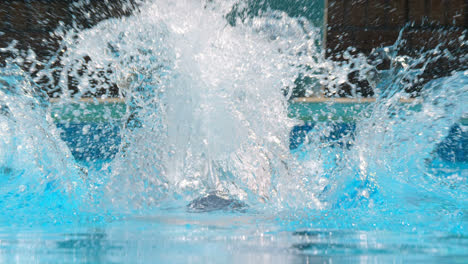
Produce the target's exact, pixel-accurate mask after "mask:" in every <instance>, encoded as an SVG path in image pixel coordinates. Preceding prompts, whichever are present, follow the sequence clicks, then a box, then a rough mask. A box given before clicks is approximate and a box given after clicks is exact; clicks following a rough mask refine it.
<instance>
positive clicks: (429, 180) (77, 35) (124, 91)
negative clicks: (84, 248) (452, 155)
mask: <svg viewBox="0 0 468 264" xmlns="http://www.w3.org/2000/svg"><path fill="white" fill-rule="evenodd" d="M234 4H239V3H235V2H230V1H226V2H216V1H208V2H206V3H200V2H199V1H191V0H185V1H175V2H174V1H148V2H146V3H143V5H142V6H141V7H140V10H141V11H139V12H136V13H135V14H134V15H133V16H131V17H127V18H119V19H110V20H107V21H104V22H102V23H100V24H98V25H97V26H95V27H93V28H91V29H87V30H78V31H69V32H67V34H66V35H64V41H63V44H62V46H63V47H66V49H65V52H64V53H63V54H62V55H61V56H60V57H57V58H56V59H58V60H60V62H61V64H62V66H63V67H61V68H60V69H59V70H58V73H59V74H60V78H61V79H60V81H59V84H58V86H59V88H60V89H61V90H63V91H64V92H63V94H62V98H61V100H62V101H64V102H69V101H70V100H72V99H73V97H79V96H82V95H86V94H89V93H95V92H96V91H97V90H102V89H104V90H109V89H110V86H111V85H110V84H117V85H118V87H119V90H120V93H121V95H122V96H123V97H124V98H125V103H126V105H127V112H126V116H125V118H124V120H122V121H120V120H118V122H121V127H122V129H121V137H122V144H121V146H120V150H119V153H118V154H117V156H116V157H115V159H114V160H112V161H111V162H110V163H108V164H106V165H105V166H103V168H101V169H99V170H96V171H90V172H89V175H88V178H87V179H86V180H85V179H82V178H83V177H84V176H83V175H82V174H80V172H79V170H77V168H76V166H75V165H74V164H75V163H74V161H73V160H72V159H71V157H70V153H69V151H68V150H67V149H66V147H65V146H64V145H63V143H61V142H60V140H59V139H58V138H57V137H56V135H55V134H56V133H55V132H54V131H55V130H54V128H53V127H52V126H51V124H50V122H47V121H46V120H44V119H43V118H40V117H39V116H40V115H42V114H40V113H42V112H40V111H42V110H40V109H42V108H41V107H39V103H37V102H35V101H34V100H36V99H34V98H33V97H31V96H28V95H26V94H25V93H20V94H17V95H15V96H14V98H15V99H12V97H11V96H9V97H8V96H7V97H5V100H4V102H3V104H6V105H8V107H9V109H10V111H9V112H11V113H13V114H14V115H24V113H26V112H27V113H33V114H32V115H31V117H33V118H32V119H34V120H29V119H26V118H25V117H23V116H22V117H21V118H19V117H16V119H15V120H20V124H24V125H26V124H28V125H27V126H28V129H24V130H23V131H29V132H28V133H27V134H26V135H25V136H24V137H23V135H22V134H19V135H17V133H18V132H17V131H18V130H15V131H13V130H12V129H13V128H12V124H13V123H14V122H13V121H11V118H9V117H8V115H5V116H2V118H3V119H2V122H3V123H4V124H5V125H2V133H3V134H5V135H8V136H7V137H6V139H5V140H4V141H2V142H4V144H5V146H6V147H4V148H3V147H2V150H6V152H7V153H10V152H11V151H13V150H14V149H15V147H13V146H12V145H11V144H14V143H11V142H13V141H14V140H16V141H21V140H25V142H27V141H26V139H29V138H30V137H29V138H28V135H39V136H41V138H47V140H46V139H44V140H38V141H33V142H29V141H28V144H27V146H29V147H28V151H29V152H25V153H33V154H31V155H32V156H34V155H35V158H36V160H37V159H39V161H38V162H37V163H35V164H36V165H35V167H34V166H33V167H31V168H29V167H28V168H27V169H26V170H24V171H26V172H28V173H29V174H31V175H35V177H37V175H53V176H51V177H52V178H53V179H60V180H58V182H60V183H61V184H62V185H61V186H69V184H70V183H73V182H80V183H81V184H83V183H87V184H88V186H87V187H83V191H81V192H82V193H88V194H89V195H90V196H93V197H94V199H95V200H99V202H98V203H99V206H105V207H113V209H116V210H124V211H125V210H130V211H135V210H136V211H145V210H147V209H151V208H154V207H160V206H161V204H164V203H168V204H170V203H175V202H174V201H183V202H184V203H185V204H186V203H187V202H188V201H191V200H193V199H195V198H197V197H199V196H204V195H208V196H209V195H210V194H211V193H213V192H217V193H222V194H223V195H226V196H228V197H232V198H235V199H238V200H241V201H242V203H244V202H245V203H248V204H250V205H253V206H256V208H264V207H270V208H273V209H274V210H275V211H277V210H289V212H293V213H295V212H296V211H299V209H301V210H304V211H306V214H307V213H308V212H311V211H314V210H319V211H318V212H322V211H320V210H332V211H335V212H338V213H337V214H338V215H339V214H346V213H349V214H351V213H350V210H352V209H355V208H357V209H358V210H360V211H359V213H360V214H367V213H369V212H371V213H370V217H372V216H373V215H375V214H376V213H379V214H380V216H382V215H385V214H387V216H389V217H391V216H392V213H389V210H390V211H392V210H393V211H392V212H394V211H396V210H400V209H401V210H414V209H416V208H418V207H419V208H426V207H425V206H427V205H429V204H435V205H434V207H433V208H436V209H437V208H442V207H444V206H445V207H450V208H462V207H463V206H464V205H465V204H466V198H464V197H466V191H463V190H464V188H466V175H465V174H466V173H465V174H463V173H464V172H463V171H460V170H457V171H456V173H455V174H457V173H458V174H459V175H458V176H456V175H452V176H451V177H440V175H439V174H438V173H437V169H436V170H434V168H433V167H431V163H432V162H433V161H434V159H435V157H434V154H433V150H434V148H435V146H436V145H437V144H438V143H439V142H440V141H441V140H442V139H443V138H444V137H445V136H446V135H447V134H448V132H449V129H450V127H451V126H452V125H453V124H455V123H456V122H458V121H459V120H460V118H461V117H462V116H463V115H465V114H466V109H465V108H464V105H463V102H464V101H466V99H467V98H466V96H467V89H468V88H467V85H468V84H467V73H466V71H465V72H458V73H455V74H453V76H450V77H447V78H445V79H440V80H436V81H433V82H431V83H429V84H427V85H426V86H425V88H424V93H423V95H422V97H421V100H420V101H416V102H414V103H412V104H407V105H402V104H400V103H399V99H400V98H402V97H403V98H405V97H408V96H409V95H408V94H406V93H405V92H404V91H405V88H406V86H405V85H407V84H408V79H417V78H418V73H420V72H421V69H420V68H416V66H414V65H419V64H420V63H421V62H423V65H424V63H427V62H428V61H429V60H430V59H429V55H424V54H423V55H421V56H420V57H419V58H415V59H414V61H408V60H411V59H412V58H409V57H404V58H403V57H401V56H398V55H397V54H393V53H392V54H389V56H390V58H391V59H392V60H393V61H394V62H395V63H397V62H398V65H400V66H399V67H395V68H392V69H391V70H390V71H388V72H386V73H384V72H379V74H380V76H381V80H378V79H377V78H376V79H374V81H375V82H374V83H373V85H374V89H375V92H376V94H377V97H378V98H377V102H376V103H374V104H371V105H369V106H368V107H367V109H366V111H364V112H363V113H364V114H362V115H361V116H358V117H357V118H356V119H357V124H356V128H357V129H356V131H355V132H354V133H352V134H350V135H348V136H344V137H343V139H342V142H343V143H344V144H342V145H343V146H344V147H336V145H330V144H327V143H325V142H323V141H322V140H321V138H322V137H323V136H324V135H325V134H327V133H329V132H330V130H331V128H332V127H333V125H335V122H334V121H332V119H333V118H330V120H329V122H327V123H325V124H321V125H319V126H317V127H316V129H315V130H313V131H312V132H311V133H309V135H308V137H309V142H308V144H306V145H303V146H302V148H301V149H300V151H299V152H296V153H291V152H290V150H289V148H288V146H289V131H290V129H291V128H292V126H293V125H294V124H297V123H298V122H299V121H297V120H294V119H292V118H290V117H288V99H289V96H290V94H291V89H292V87H294V81H295V80H296V79H297V77H298V76H300V75H301V74H302V75H303V74H307V75H308V76H311V77H313V78H315V79H316V80H317V83H321V84H324V85H328V86H330V87H334V86H335V87H336V86H338V85H339V84H342V83H343V82H345V81H346V76H347V74H348V73H349V72H351V71H354V70H356V69H359V70H361V71H362V72H368V73H370V72H371V70H375V69H373V66H371V65H370V64H369V63H368V62H367V61H366V59H365V58H363V57H362V56H356V57H352V56H351V55H349V56H350V62H349V63H341V64H338V63H335V62H332V61H330V60H327V59H325V57H324V54H323V52H322V51H321V50H320V49H319V47H318V45H317V43H319V42H320V38H321V36H320V30H319V29H317V28H316V27H313V26H312V25H310V24H309V23H308V21H307V20H305V19H302V18H291V17H288V16H287V15H286V14H284V13H282V12H276V11H268V12H264V13H262V14H260V15H259V16H256V17H252V18H249V19H245V20H244V21H238V23H235V25H232V24H230V23H228V21H227V20H226V18H225V15H226V14H227V13H229V12H230V10H231V8H232V6H233V5H234ZM402 61H403V62H404V63H402ZM402 65H403V66H402ZM405 65H406V66H405ZM408 65H410V66H408ZM411 65H413V66H411ZM53 71H55V72H54V73H57V69H53V70H52V69H51V68H48V67H46V68H45V69H44V70H42V71H40V72H39V74H38V76H40V77H43V76H50V75H52V72H53ZM83 72H84V73H83ZM103 75H104V77H103ZM25 78H26V79H27V76H26V77H25ZM70 78H74V79H75V80H76V83H77V89H78V92H77V93H76V94H73V93H72V92H71V91H69V90H68V85H69V82H70ZM409 83H411V82H409ZM28 87H30V86H28ZM285 87H286V88H287V89H286V90H287V92H286V94H287V95H286V96H284V93H283V92H284V89H285ZM332 92H333V91H332ZM105 96H107V95H106V94H105ZM23 98H30V99H23ZM28 100H29V101H28ZM31 100H32V101H31ZM30 102H33V104H32V105H35V107H32V106H31V103H30ZM10 105H11V106H10ZM416 106H420V107H421V108H422V109H421V110H420V111H415V110H412V107H416ZM15 107H16V108H15ZM37 108H38V109H39V110H37ZM11 109H14V110H13V111H12V110H11ZM328 110H329V111H330V115H333V112H332V111H331V110H330V109H328ZM43 116H45V115H43ZM108 118H109V121H115V120H111V119H112V118H111V117H108ZM4 120H5V121H4ZM41 120H42V121H41ZM29 122H31V123H29ZM31 124H38V126H39V127H42V129H41V131H39V130H38V128H36V127H37V125H31ZM15 126H18V122H17V123H16V124H15ZM29 127H30V129H29ZM37 142H47V143H46V144H42V145H39V144H38V143H37ZM54 144H58V145H57V146H55V145H54ZM36 146H44V148H41V147H36ZM34 153H36V154H34ZM28 155H29V154H28ZM31 155H30V156H31ZM30 156H26V157H24V156H18V158H16V159H15V161H11V160H8V158H7V157H9V158H10V159H11V157H12V156H9V154H7V155H3V156H2V157H5V158H4V160H5V161H4V163H5V164H14V162H24V161H28V160H32V158H31V157H30ZM65 157H66V158H65ZM49 161H50V162H51V164H52V165H51V167H50V168H54V170H51V171H50V172H48V173H45V174H44V173H43V171H42V167H41V166H43V165H44V164H46V163H47V162H49ZM56 163H57V164H56ZM9 166H10V167H12V168H16V167H19V165H9ZM31 177H32V176H31ZM12 185H13V182H12ZM78 185H80V184H78ZM38 186H42V188H44V186H47V185H38ZM80 186H81V185H80ZM69 189H70V190H67V191H66V193H72V190H75V191H77V188H76V187H70V188H69ZM37 193H42V194H43V195H44V196H48V195H49V194H48V193H47V192H46V191H44V190H37ZM77 200H81V201H83V200H84V199H77ZM111 205H113V206H111ZM340 222H343V221H340ZM383 222H384V221H382V223H383ZM385 223H386V222H385ZM335 224H338V221H337V222H336V223H335Z"/></svg>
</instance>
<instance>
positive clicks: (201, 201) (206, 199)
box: [187, 192, 249, 213]
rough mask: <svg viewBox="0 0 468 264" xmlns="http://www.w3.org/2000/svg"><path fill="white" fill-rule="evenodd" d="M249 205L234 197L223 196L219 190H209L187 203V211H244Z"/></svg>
mask: <svg viewBox="0 0 468 264" xmlns="http://www.w3.org/2000/svg"><path fill="white" fill-rule="evenodd" d="M248 207H249V206H248V205H247V204H246V203H244V202H242V201H239V200H237V199H235V198H231V197H229V196H225V195H223V194H221V193H219V192H211V193H209V194H208V195H205V196H202V197H199V198H196V199H195V200H193V201H191V202H190V203H189V204H188V205H187V211H188V212H191V213H204V212H212V211H233V212H245V211H246V209H247V208H248Z"/></svg>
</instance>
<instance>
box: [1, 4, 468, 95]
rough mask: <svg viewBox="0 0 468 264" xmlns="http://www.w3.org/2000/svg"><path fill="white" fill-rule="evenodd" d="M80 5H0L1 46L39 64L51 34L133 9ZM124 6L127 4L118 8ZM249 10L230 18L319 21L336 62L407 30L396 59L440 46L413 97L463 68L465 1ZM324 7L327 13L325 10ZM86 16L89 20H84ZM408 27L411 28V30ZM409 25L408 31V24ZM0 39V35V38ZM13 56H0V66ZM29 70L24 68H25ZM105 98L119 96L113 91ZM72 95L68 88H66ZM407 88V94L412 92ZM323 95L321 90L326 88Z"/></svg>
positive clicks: (54, 46) (345, 91)
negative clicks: (283, 16)
mask: <svg viewBox="0 0 468 264" xmlns="http://www.w3.org/2000/svg"><path fill="white" fill-rule="evenodd" d="M77 2H78V1H71V0H60V1H59V0H18V1H1V2H0V32H2V33H3V34H2V35H0V47H6V46H7V45H8V44H9V43H10V42H11V41H12V40H16V41H17V42H18V43H17V46H16V47H17V48H19V49H20V50H22V51H26V50H28V49H29V48H31V49H32V50H34V52H35V53H36V54H37V56H38V58H39V59H40V60H46V59H47V58H48V57H50V56H53V55H54V54H57V51H58V49H59V46H58V43H59V40H60V35H55V34H54V31H55V30H56V28H57V27H58V26H59V25H61V27H63V28H64V29H66V28H71V27H75V28H88V27H92V26H93V25H95V24H97V23H98V22H99V21H102V20H104V19H107V18H110V17H120V16H126V15H130V14H131V13H132V12H133V11H134V10H136V9H138V6H137V4H135V2H134V1H130V2H128V1H120V0H113V1H110V0H109V1H105V0H101V1H89V3H88V4H84V5H82V6H80V7H77V6H76V5H75V4H76V3H77ZM123 2H125V3H129V5H123ZM247 2H248V4H249V5H248V8H247V9H244V10H238V9H236V7H235V8H234V9H233V11H232V12H231V13H230V14H228V16H227V18H228V20H229V19H231V21H234V20H233V19H232V18H234V17H235V16H238V17H241V18H242V17H247V16H254V15H257V14H258V13H259V12H261V11H264V10H267V9H268V8H271V9H275V10H282V11H285V12H287V13H288V14H289V15H291V16H304V17H306V18H308V19H309V20H310V21H311V22H312V23H313V24H315V25H318V26H319V25H320V24H321V23H322V21H323V19H324V14H323V10H326V12H325V14H327V15H326V21H327V22H328V25H327V26H326V27H324V29H325V31H326V32H325V34H324V36H325V37H324V42H325V45H326V54H327V56H328V57H329V58H332V59H334V60H337V61H342V60H344V59H343V58H342V56H340V54H341V53H342V52H344V51H346V50H347V49H348V48H349V47H351V46H352V47H355V48H356V50H355V51H354V53H357V52H361V53H364V54H366V55H369V56H370V57H371V58H372V56H373V54H372V50H373V49H375V48H378V47H383V46H388V45H391V44H393V43H394V42H395V40H396V39H397V37H398V34H399V32H400V30H401V29H402V28H403V27H404V26H405V25H407V28H406V30H405V31H404V33H403V37H404V39H406V41H407V42H406V44H405V48H404V49H402V50H401V51H400V52H401V53H406V54H410V55H411V54H413V53H415V52H416V51H417V52H419V51H421V50H424V49H426V50H427V49H432V48H434V47H435V46H436V45H439V44H440V45H441V47H442V48H443V49H447V50H449V51H450V52H451V53H452V54H453V56H452V58H443V59H440V60H436V61H434V62H432V63H431V64H430V65H429V67H428V68H427V69H426V70H425V72H424V73H423V76H422V79H423V81H422V82H421V83H417V84H414V85H413V87H412V88H411V89H412V91H415V92H416V93H414V95H415V96H417V94H418V93H417V92H418V91H419V90H420V89H421V87H422V86H423V85H424V83H425V82H427V81H429V80H431V79H433V78H437V77H442V76H446V75H449V74H450V73H451V72H452V71H453V70H463V69H467V68H468V63H467V54H468V47H466V46H461V42H460V41H459V40H458V39H459V37H460V35H461V34H463V32H466V30H467V28H468V0H328V1H313V0H268V1H259V0H247ZM324 6H326V7H327V8H326V9H324ZM86 14H89V15H88V16H86ZM410 22H414V23H413V24H411V25H409V24H410ZM408 25H409V26H408ZM0 34H1V33H0ZM8 56H11V54H8V53H0V64H1V63H4V61H5V59H6V58H7V57H8ZM26 66H27V65H26ZM376 67H377V68H378V69H385V68H388V67H389V65H388V62H385V61H383V62H382V63H380V64H379V65H376ZM357 75H358V73H356V72H353V73H350V75H349V76H348V79H349V82H350V83H354V84H357V85H358V87H359V88H360V90H359V92H360V95H362V96H372V95H373V92H372V89H370V87H369V84H368V83H367V81H366V80H359V79H358V78H357V77H356V76H357ZM311 83H312V82H311V81H310V80H307V79H301V78H298V80H297V82H296V84H297V87H296V89H295V92H294V96H296V97H299V96H304V95H305V89H306V88H307V86H308V85H311ZM112 87H113V88H112V89H111V90H112V91H111V95H113V96H116V95H117V94H118V91H117V88H116V86H115V85H114V86H112ZM71 88H72V90H73V87H71ZM411 89H410V91H409V92H412V91H411ZM325 90H326V87H325ZM339 91H340V92H339V93H338V95H339V96H350V95H351V88H350V86H349V85H348V84H344V85H342V86H341V87H339Z"/></svg>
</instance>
